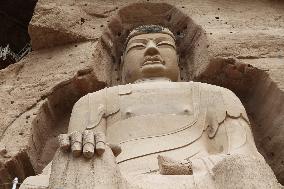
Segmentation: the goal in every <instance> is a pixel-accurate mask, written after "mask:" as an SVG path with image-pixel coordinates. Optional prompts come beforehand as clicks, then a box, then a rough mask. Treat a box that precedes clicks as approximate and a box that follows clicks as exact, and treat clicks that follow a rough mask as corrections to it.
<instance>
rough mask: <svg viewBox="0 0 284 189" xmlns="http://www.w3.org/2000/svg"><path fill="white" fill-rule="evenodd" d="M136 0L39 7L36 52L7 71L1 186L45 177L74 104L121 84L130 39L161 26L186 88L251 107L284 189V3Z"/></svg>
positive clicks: (0, 86)
mask: <svg viewBox="0 0 284 189" xmlns="http://www.w3.org/2000/svg"><path fill="white" fill-rule="evenodd" d="M133 2H134V1H131V2H130V1H126V0H123V1H108V0H106V1H91V0H84V1H75V0H60V1H54V0H47V1H46V0H45V1H43V0H39V1H38V3H37V5H36V8H35V12H34V16H33V18H32V21H31V22H30V25H29V34H30V37H31V40H32V47H33V49H34V51H33V52H32V53H30V54H29V55H28V56H26V57H25V58H24V59H23V60H21V61H20V62H18V63H16V64H14V65H10V66H9V67H7V68H6V69H3V70H1V71H0V118H1V119H0V146H1V149H0V162H1V163H0V183H6V182H10V181H11V180H12V179H13V178H14V177H16V176H17V177H19V178H20V182H21V181H23V179H24V178H25V177H27V176H29V175H34V174H37V173H40V172H41V170H42V169H43V168H44V167H45V166H46V165H47V163H48V162H49V161H50V160H51V159H52V157H53V155H54V152H55V149H56V148H57V145H58V144H57V142H56V137H57V136H58V134H60V133H64V132H66V129H67V124H68V121H69V116H70V112H71V108H72V106H73V104H74V103H75V101H76V100H77V99H79V98H80V97H81V96H83V95H84V94H86V93H88V92H92V91H96V90H98V89H101V88H103V87H105V86H111V85H117V84H119V82H120V78H119V71H120V70H119V61H120V55H121V51H122V48H123V44H122V41H123V39H124V38H125V37H126V36H127V34H128V33H129V30H131V29H132V28H133V27H135V26H137V25H140V24H149V23H154V24H162V25H165V26H168V27H170V28H171V29H172V30H173V31H174V32H175V35H176V36H177V37H178V43H179V45H180V46H181V48H180V49H179V52H180V55H181V56H180V57H181V71H182V80H185V81H188V80H197V81H203V82H207V83H211V84H216V85H220V86H224V87H227V88H229V89H231V90H233V91H234V92H235V93H236V94H237V95H238V96H239V97H240V98H241V99H242V101H243V103H244V104H246V109H247V112H248V113H249V116H250V119H251V122H252V123H253V124H252V130H253V132H254V137H255V140H256V143H257V146H258V149H259V151H260V152H261V153H262V154H263V155H264V157H266V161H267V162H268V163H269V165H270V166H271V167H272V169H273V171H274V173H275V174H276V176H277V178H278V180H279V181H280V182H281V183H282V184H283V183H284V162H283V161H284V159H283V157H284V150H283V148H282V146H283V145H284V138H283V136H284V129H283V123H284V105H283V104H284V95H283V91H284V87H283V86H284V77H283V73H282V70H283V69H284V64H283V63H284V58H283V54H284V30H283V28H284V3H283V2H281V1H268V0H263V1H259V2H255V1H254V2H252V1H246V2H244V1H223V0H218V1H211V0H206V1H197V0H192V1H182V0H181V1H172V0H168V1H166V2H167V3H169V4H172V5H175V7H173V6H171V5H169V4H166V3H158V2H159V1H155V2H154V1H150V2H154V4H149V2H148V1H146V0H145V1H144V0H143V1H138V2H139V3H142V4H132V5H130V3H133ZM163 2H165V1H163ZM156 3H157V4H156ZM125 6H128V7H126V8H123V7H125ZM137 13H139V14H137ZM187 34H188V35H187ZM189 34H194V35H189ZM100 37H102V38H100ZM184 51H186V52H188V51H190V52H191V53H190V54H191V56H188V57H184V56H183V54H185V53H184ZM186 61H189V62H186ZM186 65H191V66H190V67H186ZM6 188H11V186H7V187H6Z"/></svg>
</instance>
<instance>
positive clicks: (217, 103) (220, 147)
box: [191, 87, 263, 171]
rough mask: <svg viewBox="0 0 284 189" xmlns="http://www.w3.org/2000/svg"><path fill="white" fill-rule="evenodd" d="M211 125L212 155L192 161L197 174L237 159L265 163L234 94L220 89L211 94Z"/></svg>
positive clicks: (209, 134) (241, 106)
mask: <svg viewBox="0 0 284 189" xmlns="http://www.w3.org/2000/svg"><path fill="white" fill-rule="evenodd" d="M216 89H217V90H216ZM207 123H208V127H207V129H206V131H205V132H206V133H207V135H208V140H207V151H208V155H205V156H203V157H200V158H196V159H192V160H191V161H192V163H193V170H195V171H197V170H202V169H203V170H204V168H205V167H207V169H212V168H213V167H214V166H216V165H217V164H218V163H219V162H221V161H223V160H225V159H226V158H231V157H233V156H234V157H236V156H242V157H250V158H260V159H263V157H262V156H261V155H260V153H259V152H258V151H257V148H256V146H255V143H254V139H253V135H252V132H251V128H250V124H249V121H248V118H247V115H246V111H245V109H244V107H243V105H242V103H241V101H240V100H239V98H238V97H237V96H236V95H235V94H234V93H233V92H231V91H230V90H227V89H224V88H220V87H218V88H215V91H213V92H211V93H210V96H208V109H207ZM201 167H203V168H201Z"/></svg>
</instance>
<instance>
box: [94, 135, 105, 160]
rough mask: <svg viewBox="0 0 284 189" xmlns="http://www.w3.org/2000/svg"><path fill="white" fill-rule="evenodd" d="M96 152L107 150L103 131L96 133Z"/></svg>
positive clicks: (100, 152)
mask: <svg viewBox="0 0 284 189" xmlns="http://www.w3.org/2000/svg"><path fill="white" fill-rule="evenodd" d="M96 152H97V154H98V155H102V154H103V153H104V152H105V134H104V133H102V132H98V133H96Z"/></svg>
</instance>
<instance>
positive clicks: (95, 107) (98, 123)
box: [68, 90, 106, 133]
mask: <svg viewBox="0 0 284 189" xmlns="http://www.w3.org/2000/svg"><path fill="white" fill-rule="evenodd" d="M105 106H106V105H105V90H100V91H97V92H95V93H90V94H87V95H86V96H84V97H82V98H81V99H79V100H78V101H77V102H76V103H75V105H74V107H73V110H72V114H71V117H70V122H69V127H68V133H72V132H75V131H79V132H83V131H85V130H90V131H94V132H103V133H105V131H106V119H105V118H104V115H105Z"/></svg>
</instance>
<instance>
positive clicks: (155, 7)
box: [99, 3, 209, 86]
mask: <svg viewBox="0 0 284 189" xmlns="http://www.w3.org/2000/svg"><path fill="white" fill-rule="evenodd" d="M147 24H155V25H161V26H164V27H167V28H169V29H170V30H171V31H172V32H173V33H174V35H175V37H176V43H177V47H178V54H179V58H180V59H179V67H180V71H181V76H180V79H181V81H189V80H192V79H193V78H194V77H196V75H199V74H200V73H201V72H202V71H203V70H204V69H205V68H206V67H207V65H208V63H209V59H208V52H207V48H208V45H207V44H208V43H207V39H206V35H205V31H204V30H203V29H202V28H201V26H199V25H197V24H196V23H195V22H194V21H193V20H192V19H191V18H190V17H189V16H187V15H186V14H184V13H183V12H182V11H181V10H179V9H177V8H176V7H174V6H173V5H169V4H166V3H134V4H131V5H129V6H126V7H124V8H122V9H120V10H119V11H118V14H117V15H116V16H114V17H113V18H112V19H111V20H110V22H109V24H108V25H107V27H106V30H105V32H104V33H103V35H102V37H101V41H100V44H99V45H101V46H102V49H104V51H105V53H104V54H105V55H106V57H105V60H108V62H111V64H110V65H108V66H109V67H108V75H109V76H111V77H110V78H109V80H108V85H110V86H113V85H117V84H119V83H120V81H121V80H120V61H121V55H122V54H123V51H124V48H125V40H126V38H127V36H128V34H129V33H130V31H131V30H132V29H134V28H135V27H137V26H141V25H147ZM114 73H115V74H114Z"/></svg>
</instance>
